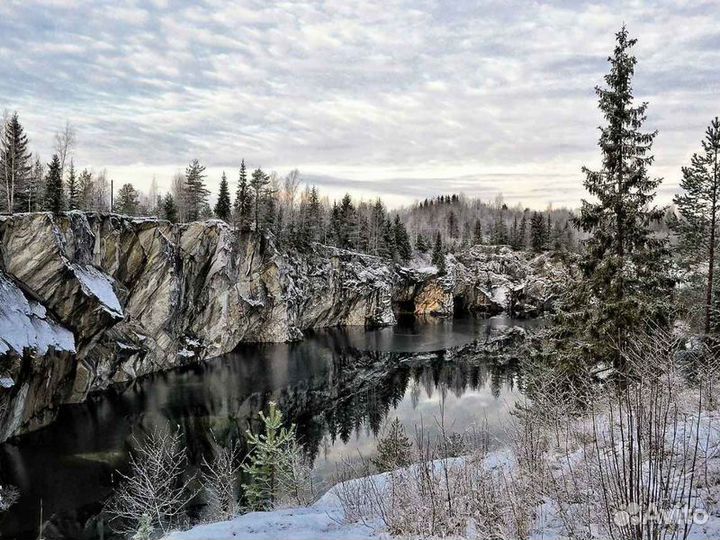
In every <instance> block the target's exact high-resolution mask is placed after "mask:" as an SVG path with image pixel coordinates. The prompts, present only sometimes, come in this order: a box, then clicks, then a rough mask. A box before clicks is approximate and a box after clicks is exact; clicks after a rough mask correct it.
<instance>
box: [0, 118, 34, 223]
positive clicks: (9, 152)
mask: <svg viewBox="0 0 720 540" xmlns="http://www.w3.org/2000/svg"><path fill="white" fill-rule="evenodd" d="M31 171H32V156H31V154H30V152H29V150H28V139H27V135H25V130H24V129H23V127H22V125H21V124H20V120H19V119H18V114H17V113H14V114H13V115H12V116H11V117H10V118H9V120H8V121H7V123H6V124H5V126H4V129H3V133H2V139H1V140H0V181H2V186H3V188H4V191H5V197H4V200H3V203H4V206H5V209H6V210H7V211H8V212H10V213H11V214H12V213H13V212H15V211H21V212H24V211H26V210H27V205H28V202H27V196H26V191H27V189H26V184H27V182H28V178H29V176H30V173H31Z"/></svg>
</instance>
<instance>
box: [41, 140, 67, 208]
mask: <svg viewBox="0 0 720 540" xmlns="http://www.w3.org/2000/svg"><path fill="white" fill-rule="evenodd" d="M45 209H46V210H49V211H50V212H53V213H55V214H57V213H59V212H62V211H63V210H65V194H64V190H63V180H62V173H61V172H60V159H59V158H58V155H57V154H53V158H52V161H51V162H50V163H49V164H48V172H47V178H46V179H45Z"/></svg>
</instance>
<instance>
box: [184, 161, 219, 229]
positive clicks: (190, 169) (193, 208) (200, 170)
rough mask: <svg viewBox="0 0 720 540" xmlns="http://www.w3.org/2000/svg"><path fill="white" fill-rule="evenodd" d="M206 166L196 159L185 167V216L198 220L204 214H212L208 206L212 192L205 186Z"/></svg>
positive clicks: (189, 219) (191, 219) (188, 218)
mask: <svg viewBox="0 0 720 540" xmlns="http://www.w3.org/2000/svg"><path fill="white" fill-rule="evenodd" d="M204 173H205V166H204V165H201V164H200V162H199V161H198V160H197V159H194V160H192V161H191V162H190V164H189V165H188V166H187V168H186V169H185V190H184V197H185V214H186V215H185V218H186V219H187V221H197V220H198V219H200V218H201V217H203V216H208V215H209V214H212V212H210V211H209V207H208V203H207V200H208V196H209V195H210V192H209V191H208V189H207V188H206V187H205V180H204V179H205V174H204Z"/></svg>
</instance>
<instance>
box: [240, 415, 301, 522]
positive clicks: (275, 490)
mask: <svg viewBox="0 0 720 540" xmlns="http://www.w3.org/2000/svg"><path fill="white" fill-rule="evenodd" d="M260 419H261V420H262V422H263V427H264V431H263V433H260V434H258V435H255V434H253V433H252V432H251V431H249V430H248V431H247V432H246V435H247V441H248V446H249V447H250V452H249V453H248V456H247V461H246V462H245V463H243V465H242V470H243V472H245V474H247V475H248V477H249V482H248V483H247V484H243V488H244V489H245V497H246V499H247V503H248V506H249V507H250V508H251V509H253V510H266V509H268V508H271V507H272V506H273V504H274V503H275V501H276V500H277V498H278V496H279V495H280V488H281V487H282V486H283V485H285V484H286V483H287V478H288V476H289V475H290V474H291V470H290V466H291V463H290V461H289V457H290V452H289V448H290V447H291V446H292V445H293V443H294V441H295V426H294V425H291V426H290V428H289V429H288V428H285V427H283V418H282V413H281V412H280V410H279V409H278V408H277V405H276V404H275V403H274V402H272V401H271V402H270V410H269V412H268V415H267V416H265V415H264V414H263V413H262V411H261V412H260Z"/></svg>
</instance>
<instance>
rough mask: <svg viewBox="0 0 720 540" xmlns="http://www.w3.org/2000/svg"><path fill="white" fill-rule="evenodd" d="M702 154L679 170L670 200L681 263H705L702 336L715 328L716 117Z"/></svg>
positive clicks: (719, 144)
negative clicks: (679, 177)
mask: <svg viewBox="0 0 720 540" xmlns="http://www.w3.org/2000/svg"><path fill="white" fill-rule="evenodd" d="M701 144H702V151H701V152H700V153H695V154H693V156H692V158H691V160H690V165H689V166H686V167H683V168H682V175H683V177H682V180H681V182H680V187H681V189H682V190H683V192H682V193H680V194H678V195H676V196H675V198H674V203H675V205H676V206H677V209H678V213H679V219H677V220H676V221H675V223H674V228H675V230H676V232H677V234H678V237H679V239H680V242H679V247H680V250H681V252H682V255H683V256H684V258H685V260H686V261H688V262H690V264H692V265H697V263H705V264H706V265H707V275H706V278H705V309H704V311H705V333H706V334H707V333H710V332H711V330H712V329H713V328H714V327H716V326H717V322H716V321H714V320H713V319H714V309H713V303H714V301H715V296H716V295H715V293H714V281H715V251H716V249H717V238H718V218H719V217H720V215H719V212H720V120H718V118H717V117H716V118H715V119H714V120H713V121H712V122H711V123H710V125H709V126H708V128H707V130H706V131H705V139H704V140H703V141H702V143H701Z"/></svg>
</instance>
